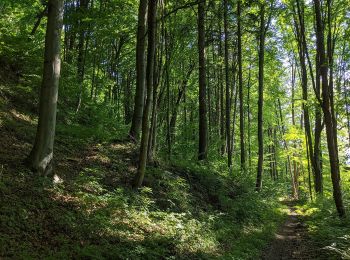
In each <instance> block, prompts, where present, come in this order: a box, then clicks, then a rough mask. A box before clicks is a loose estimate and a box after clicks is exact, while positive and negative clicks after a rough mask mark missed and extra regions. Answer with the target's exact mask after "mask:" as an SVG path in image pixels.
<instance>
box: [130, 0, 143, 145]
mask: <svg viewBox="0 0 350 260" xmlns="http://www.w3.org/2000/svg"><path fill="white" fill-rule="evenodd" d="M146 13H147V0H140V5H139V13H138V24H137V40H136V92H135V101H134V113H133V117H132V123H131V128H130V131H129V137H130V139H131V140H133V141H135V142H137V141H138V140H139V135H140V129H141V124H142V114H143V106H144V97H145V67H146V66H145V41H146V40H145V39H146Z"/></svg>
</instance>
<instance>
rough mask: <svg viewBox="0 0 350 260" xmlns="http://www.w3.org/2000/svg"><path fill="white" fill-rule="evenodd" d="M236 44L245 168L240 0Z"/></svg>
mask: <svg viewBox="0 0 350 260" xmlns="http://www.w3.org/2000/svg"><path fill="white" fill-rule="evenodd" d="M237 39H238V40H237V41H238V42H237V45H238V89H239V131H240V141H241V170H242V171H243V172H245V170H246V165H245V164H246V162H245V161H246V159H245V143H244V98H243V71H242V30H241V0H238V2H237Z"/></svg>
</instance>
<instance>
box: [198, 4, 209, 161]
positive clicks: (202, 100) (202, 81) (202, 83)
mask: <svg viewBox="0 0 350 260" xmlns="http://www.w3.org/2000/svg"><path fill="white" fill-rule="evenodd" d="M205 6H206V0H204V1H201V2H199V3H198V18H197V23H198V62H199V79H198V81H199V145H198V160H199V161H201V160H205V159H206V158H207V153H208V152H207V149H208V147H207V138H208V122H207V101H206V98H207V96H206V92H207V91H206V66H205Z"/></svg>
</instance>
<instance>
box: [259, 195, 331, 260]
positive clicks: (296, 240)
mask: <svg viewBox="0 0 350 260" xmlns="http://www.w3.org/2000/svg"><path fill="white" fill-rule="evenodd" d="M283 204H285V205H286V206H288V217H287V219H286V221H285V222H284V224H283V225H282V226H281V227H280V228H279V229H278V231H277V232H276V234H275V239H274V240H273V241H272V243H271V245H270V246H269V248H268V249H267V250H266V252H265V253H264V255H263V257H262V258H263V259H264V260H282V259H286V260H287V259H288V260H294V259H295V260H299V259H304V260H308V259H328V256H325V255H324V254H323V253H324V252H322V251H324V250H322V249H320V248H318V247H317V246H316V245H315V244H314V243H313V242H312V241H311V239H310V235H309V233H308V229H307V225H306V224H305V220H304V217H303V216H302V215H300V214H299V213H298V212H297V209H296V204H297V202H296V201H293V200H286V201H284V202H283ZM323 255H324V257H323Z"/></svg>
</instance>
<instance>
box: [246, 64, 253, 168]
mask: <svg viewBox="0 0 350 260" xmlns="http://www.w3.org/2000/svg"><path fill="white" fill-rule="evenodd" d="M251 69H252V68H251V64H250V65H249V72H248V86H247V88H248V95H247V116H248V161H249V171H250V169H251V167H252V151H251V150H252V149H251V122H250V120H251V118H250V87H251V86H250V81H251Z"/></svg>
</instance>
